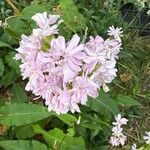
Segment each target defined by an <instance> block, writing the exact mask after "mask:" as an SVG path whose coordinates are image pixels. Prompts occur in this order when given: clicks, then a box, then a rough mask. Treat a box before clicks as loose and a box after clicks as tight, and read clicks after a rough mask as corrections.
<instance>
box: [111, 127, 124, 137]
mask: <svg viewBox="0 0 150 150" xmlns="http://www.w3.org/2000/svg"><path fill="white" fill-rule="evenodd" d="M112 131H113V135H114V136H118V137H119V136H122V131H123V128H120V127H118V126H115V127H113V128H112Z"/></svg>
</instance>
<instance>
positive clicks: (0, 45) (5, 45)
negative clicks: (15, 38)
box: [0, 41, 13, 49]
mask: <svg viewBox="0 0 150 150" xmlns="http://www.w3.org/2000/svg"><path fill="white" fill-rule="evenodd" d="M0 47H8V48H10V49H13V48H12V47H11V46H10V45H9V44H7V43H5V42H2V41H0Z"/></svg>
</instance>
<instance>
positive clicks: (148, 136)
mask: <svg viewBox="0 0 150 150" xmlns="http://www.w3.org/2000/svg"><path fill="white" fill-rule="evenodd" d="M143 138H144V140H145V142H146V143H147V144H150V132H146V136H144V137H143Z"/></svg>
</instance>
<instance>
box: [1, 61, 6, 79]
mask: <svg viewBox="0 0 150 150" xmlns="http://www.w3.org/2000/svg"><path fill="white" fill-rule="evenodd" d="M4 68H5V66H4V63H3V60H2V59H1V58H0V77H1V76H2V75H3V73H4Z"/></svg>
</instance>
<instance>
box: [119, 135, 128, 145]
mask: <svg viewBox="0 0 150 150" xmlns="http://www.w3.org/2000/svg"><path fill="white" fill-rule="evenodd" d="M126 140H127V136H125V135H123V134H122V136H120V137H119V142H120V144H121V145H122V146H123V145H125V141H126Z"/></svg>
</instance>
